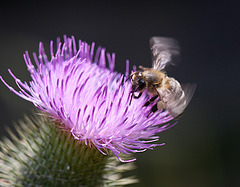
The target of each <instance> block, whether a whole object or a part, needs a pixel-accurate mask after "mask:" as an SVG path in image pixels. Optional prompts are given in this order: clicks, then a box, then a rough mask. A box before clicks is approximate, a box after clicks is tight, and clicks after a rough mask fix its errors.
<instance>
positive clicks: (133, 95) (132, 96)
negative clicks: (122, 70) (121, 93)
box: [129, 92, 142, 105]
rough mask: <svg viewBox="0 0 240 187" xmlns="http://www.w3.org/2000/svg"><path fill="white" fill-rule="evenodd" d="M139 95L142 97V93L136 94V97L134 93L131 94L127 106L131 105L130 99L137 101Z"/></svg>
mask: <svg viewBox="0 0 240 187" xmlns="http://www.w3.org/2000/svg"><path fill="white" fill-rule="evenodd" d="M141 95H142V92H140V93H139V94H138V96H136V95H135V94H134V93H132V94H131V98H130V102H129V105H131V102H132V98H134V99H138V98H139V97H141Z"/></svg>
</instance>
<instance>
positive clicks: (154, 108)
mask: <svg viewBox="0 0 240 187" xmlns="http://www.w3.org/2000/svg"><path fill="white" fill-rule="evenodd" d="M157 110H158V107H157V103H156V104H155V105H153V107H152V108H151V110H150V112H149V113H148V115H147V118H148V117H149V115H150V114H151V113H154V112H156V111H157Z"/></svg>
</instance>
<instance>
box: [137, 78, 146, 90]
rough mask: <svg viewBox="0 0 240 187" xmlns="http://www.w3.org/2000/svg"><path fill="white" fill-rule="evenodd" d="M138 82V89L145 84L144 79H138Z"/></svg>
mask: <svg viewBox="0 0 240 187" xmlns="http://www.w3.org/2000/svg"><path fill="white" fill-rule="evenodd" d="M138 83H139V89H140V90H142V89H143V88H144V87H145V86H146V83H145V81H144V79H140V80H139V82H138Z"/></svg>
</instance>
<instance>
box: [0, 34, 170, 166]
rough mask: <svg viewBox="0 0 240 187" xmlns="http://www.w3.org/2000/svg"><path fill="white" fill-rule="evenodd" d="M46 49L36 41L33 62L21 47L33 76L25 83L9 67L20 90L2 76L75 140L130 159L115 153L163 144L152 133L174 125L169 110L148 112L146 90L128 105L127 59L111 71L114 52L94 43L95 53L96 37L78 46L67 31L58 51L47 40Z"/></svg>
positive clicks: (106, 152) (129, 84)
mask: <svg viewBox="0 0 240 187" xmlns="http://www.w3.org/2000/svg"><path fill="white" fill-rule="evenodd" d="M50 55H51V59H50V60H49V59H48V57H47V55H46V54H45V51H44V47H43V44H42V43H40V44H39V55H38V56H37V55H36V53H33V57H34V61H35V65H34V64H33V63H32V60H31V59H30V56H29V54H28V52H25V54H24V60H25V62H26V65H27V68H28V71H29V72H30V75H31V78H32V81H30V82H29V83H26V82H22V81H20V80H19V79H18V78H17V77H16V76H15V75H14V74H13V73H12V71H11V70H9V73H10V74H11V76H12V77H13V79H14V80H15V81H16V84H17V86H18V88H19V91H17V90H16V89H13V88H12V87H11V86H9V85H8V84H7V83H6V82H5V81H4V80H3V78H2V77H0V79H1V80H2V82H3V83H4V84H5V85H6V86H7V87H8V88H9V89H10V90H11V91H12V92H14V93H15V94H16V95H18V96H19V97H21V98H23V99H25V100H27V101H30V102H32V103H33V104H34V105H35V106H36V107H37V108H38V109H40V110H42V111H43V112H44V113H45V114H47V115H48V116H50V117H51V119H52V120H53V121H55V122H58V123H59V124H61V128H63V129H64V130H65V131H67V132H69V133H71V134H72V136H73V137H74V138H75V139H76V140H78V141H80V142H84V143H85V145H87V146H95V147H96V148H97V149H98V150H99V151H100V152H101V153H102V154H104V155H105V154H108V153H109V150H110V151H111V152H112V153H113V154H114V155H116V157H117V158H118V159H119V160H121V161H122V162H131V161H134V160H135V158H134V159H131V160H122V159H121V158H120V156H119V155H120V154H121V153H123V154H130V153H135V152H142V151H145V150H147V149H152V148H153V147H155V146H160V145H163V144H157V143H154V142H155V141H157V140H158V138H159V137H158V135H156V134H157V133H159V132H161V131H164V130H166V129H168V128H170V127H171V126H172V124H171V123H169V122H170V120H172V117H171V116H170V115H168V112H167V111H158V112H156V113H155V114H153V115H152V116H150V117H148V118H147V115H148V112H149V109H150V108H148V107H142V106H143V105H144V103H145V102H146V101H147V98H148V96H147V95H146V93H145V97H141V98H139V99H134V100H133V101H132V103H131V105H129V102H130V90H131V83H130V81H126V80H127V77H128V75H129V62H128V61H127V62H126V72H125V76H124V75H122V74H120V73H117V72H115V71H114V65H115V54H114V53H113V54H110V53H106V54H105V48H101V47H98V48H97V50H96V53H95V55H94V43H93V44H92V45H91V46H90V45H88V44H87V43H86V42H82V41H80V40H79V49H77V44H76V42H75V39H74V37H71V38H67V37H66V36H64V43H63V44H61V43H60V40H58V42H57V52H56V54H54V50H53V42H52V41H51V42H50ZM106 57H107V58H106ZM149 107H151V106H149ZM161 124H162V125H161Z"/></svg>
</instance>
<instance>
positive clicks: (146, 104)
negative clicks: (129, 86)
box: [143, 95, 158, 106]
mask: <svg viewBox="0 0 240 187" xmlns="http://www.w3.org/2000/svg"><path fill="white" fill-rule="evenodd" d="M157 98H158V95H155V96H153V97H152V98H151V99H149V100H148V101H147V102H146V103H145V104H144V105H143V106H148V105H150V104H151V103H152V102H153V101H155V99H157Z"/></svg>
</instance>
